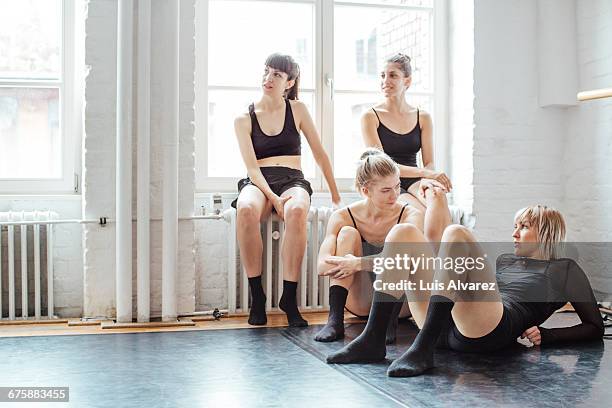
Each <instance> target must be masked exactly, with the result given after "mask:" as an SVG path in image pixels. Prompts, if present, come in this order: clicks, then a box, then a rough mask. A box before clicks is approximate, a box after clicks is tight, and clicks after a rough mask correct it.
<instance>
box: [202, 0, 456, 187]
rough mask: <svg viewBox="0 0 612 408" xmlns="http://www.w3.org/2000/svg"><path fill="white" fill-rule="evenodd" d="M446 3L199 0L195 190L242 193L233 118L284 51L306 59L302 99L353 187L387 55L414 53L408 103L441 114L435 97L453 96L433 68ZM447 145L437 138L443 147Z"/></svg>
mask: <svg viewBox="0 0 612 408" xmlns="http://www.w3.org/2000/svg"><path fill="white" fill-rule="evenodd" d="M434 1H436V7H434ZM438 2H443V0H372V1H358V0H351V1H331V0H329V1H328V0H287V1H278V0H251V1H239V0H200V1H199V2H198V3H197V5H196V7H197V8H196V171H197V176H196V180H197V181H196V182H197V186H196V188H197V190H198V191H214V190H216V191H234V189H235V186H236V179H237V178H239V177H244V175H245V173H246V170H245V168H244V165H243V163H242V159H241V157H240V152H239V150H238V145H237V142H236V138H235V135H234V129H233V120H234V118H235V117H236V116H237V115H238V114H240V113H242V112H246V110H247V106H248V104H250V103H251V102H253V101H255V100H257V98H258V97H259V96H260V94H261V91H260V88H259V83H260V78H261V73H262V71H263V63H264V60H265V58H266V57H267V56H268V55H269V54H271V53H272V52H277V51H278V52H283V53H287V54H290V55H292V56H293V57H294V58H295V59H296V60H297V62H298V63H299V64H300V68H301V73H302V77H301V84H300V99H301V100H302V101H303V102H304V103H305V104H306V105H307V106H308V108H309V111H310V113H311V115H312V116H313V119H314V120H315V123H316V124H317V128H318V129H319V132H320V134H321V139H322V142H323V145H324V146H325V149H326V151H327V153H328V154H329V155H330V158H331V159H332V163H333V168H334V174H335V177H336V180H337V181H338V183H339V186H340V188H341V189H342V190H347V189H350V186H352V178H353V177H354V169H355V162H356V160H357V158H358V155H359V153H360V151H361V150H362V149H363V142H362V139H361V130H360V120H359V119H360V116H361V114H362V113H363V112H364V110H365V109H369V108H370V107H371V106H372V105H374V104H375V103H376V102H377V101H379V100H380V99H381V95H380V92H379V82H380V80H379V72H380V69H381V68H382V67H381V65H380V64H381V63H382V61H384V59H385V58H386V57H388V56H390V55H392V54H394V53H396V52H403V53H406V54H408V55H410V56H411V58H412V64H413V84H412V87H411V88H410V90H409V91H408V96H407V98H408V102H409V103H410V104H413V105H416V106H419V107H421V108H422V109H425V110H427V111H428V112H430V113H431V114H432V116H434V120H435V116H436V113H437V112H439V109H438V106H437V104H436V102H438V100H440V101H442V100H445V99H442V98H439V96H438V95H439V94H438V93H436V91H435V90H436V88H435V83H436V78H437V77H438V76H439V74H440V72H439V71H435V70H434V60H435V59H436V58H438V56H439V55H441V54H440V53H439V52H436V53H434V51H436V49H437V48H443V47H444V43H443V42H442V41H438V42H436V43H434V28H435V25H436V24H437V23H436V24H434V17H435V14H434V10H435V9H439V8H441V7H438V6H437V3H438ZM270 16H274V17H273V18H272V19H271V17H270ZM271 20H273V23H271ZM436 21H438V19H436ZM439 25H440V26H441V25H442V24H439ZM440 37H442V36H440ZM434 44H435V46H434ZM438 105H439V104H438ZM440 117H442V115H440ZM435 124H436V128H437V129H438V130H439V129H440V126H439V124H438V123H436V122H435ZM439 133H440V132H437V134H439ZM436 138H437V137H436ZM302 142H303V144H302V146H303V163H302V166H303V170H304V173H305V175H306V176H307V177H308V178H309V179H310V181H311V183H313V188H315V190H325V189H326V186H325V182H324V180H323V178H322V175H321V173H320V170H319V169H318V167H316V165H315V163H314V160H313V158H312V155H311V153H310V151H309V149H308V148H307V146H308V145H307V143H306V141H305V140H303V141H302ZM439 145H440V143H438V141H437V146H436V149H438V146H439ZM439 157H440V155H436V162H437V164H438V165H439V164H440V160H439V159H438V158H439Z"/></svg>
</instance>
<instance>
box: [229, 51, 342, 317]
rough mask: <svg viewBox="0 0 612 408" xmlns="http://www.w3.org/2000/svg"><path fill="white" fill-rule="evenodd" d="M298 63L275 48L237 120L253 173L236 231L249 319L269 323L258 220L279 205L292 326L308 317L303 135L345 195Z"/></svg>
mask: <svg viewBox="0 0 612 408" xmlns="http://www.w3.org/2000/svg"><path fill="white" fill-rule="evenodd" d="M299 79H300V69H299V66H298V64H297V63H296V62H295V61H294V60H293V58H291V57H290V56H289V55H281V54H272V55H270V56H269V57H268V59H267V60H266V63H265V68H264V72H263V76H262V81H261V87H262V91H263V95H262V96H261V98H260V100H259V101H258V102H255V103H253V104H251V105H250V106H249V112H248V113H244V114H243V115H241V116H239V117H238V118H236V120H235V122H234V127H235V131H236V136H237V138H238V145H239V147H240V153H241V155H242V159H243V161H244V164H245V166H246V168H247V173H248V177H247V178H244V179H242V180H240V181H239V182H238V191H239V195H238V198H237V199H236V200H235V201H234V202H233V203H232V206H233V207H235V208H236V209H237V223H236V225H237V235H238V245H239V247H240V257H241V261H242V265H243V266H244V269H245V271H246V274H247V276H248V278H249V288H250V290H251V308H250V309H251V310H250V314H249V324H251V325H265V324H266V323H267V317H266V310H265V307H266V295H265V293H264V290H263V287H262V284H261V273H262V251H263V243H262V238H261V234H260V222H261V221H262V220H264V219H266V218H267V217H268V216H269V215H270V213H271V211H272V210H273V209H274V210H276V213H277V214H278V216H279V217H280V218H281V219H283V220H284V222H285V235H284V236H285V238H284V240H283V243H282V248H281V258H282V262H283V273H284V280H283V294H282V297H281V299H280V302H279V307H280V308H281V309H282V310H283V311H284V312H285V313H286V314H287V320H288V323H289V326H294V327H304V326H307V325H308V322H307V321H306V320H304V319H303V318H302V316H301V315H300V312H299V311H298V308H297V303H296V289H297V280H298V277H299V276H300V271H301V265H302V258H303V256H304V251H305V249H306V231H307V229H306V220H307V216H308V211H309V208H310V196H311V195H312V189H311V187H310V183H309V182H308V181H307V180H306V179H305V178H304V174H303V173H302V171H301V139H300V132H301V133H303V134H304V136H305V138H306V140H307V141H308V144H309V146H310V149H311V151H312V154H313V156H314V159H315V161H316V162H317V164H318V165H319V167H320V169H321V172H322V173H323V176H324V177H325V180H326V181H327V185H328V186H329V190H330V192H331V196H332V202H333V203H334V205H339V203H340V195H339V193H338V189H337V187H336V182H335V180H334V176H333V173H332V167H331V163H330V161H329V158H328V156H327V154H326V153H325V150H324V149H323V146H322V144H321V141H320V138H319V134H318V132H317V129H316V128H315V125H314V123H313V121H312V118H311V117H310V114H309V113H308V110H307V109H306V105H304V104H303V103H302V102H300V101H298V100H297V99H298V86H299Z"/></svg>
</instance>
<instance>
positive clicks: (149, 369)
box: [0, 322, 612, 408]
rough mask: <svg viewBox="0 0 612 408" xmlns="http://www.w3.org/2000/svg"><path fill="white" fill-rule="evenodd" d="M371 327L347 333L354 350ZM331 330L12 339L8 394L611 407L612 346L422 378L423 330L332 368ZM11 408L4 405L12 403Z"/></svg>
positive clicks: (454, 364) (233, 402)
mask: <svg viewBox="0 0 612 408" xmlns="http://www.w3.org/2000/svg"><path fill="white" fill-rule="evenodd" d="M362 327H363V325H360V324H353V325H349V326H348V327H347V338H346V339H345V340H344V342H347V341H349V340H350V339H351V338H353V337H355V336H356V335H358V333H359V332H360V331H361V329H362ZM318 329H319V327H317V326H312V327H309V328H306V329H253V330H249V329H242V330H219V331H191V332H166V333H138V334H106V335H84V336H49V337H21V338H0V386H69V387H70V403H69V404H64V403H51V404H11V405H10V406H24V407H25V406H28V407H29V406H32V407H42V406H49V407H61V406H68V405H69V406H73V407H113V408H123V407H146V408H153V407H223V408H225V407H251V406H264V407H277V406H278V407H281V406H290V407H299V406H308V407H317V408H319V407H338V406H340V407H360V406H363V407H394V406H414V407H419V406H491V405H503V406H522V407H524V406H534V405H537V406H544V407H546V406H555V407H556V406H609V405H610V401H612V400H611V399H612V387H611V386H612V354H611V352H610V351H609V350H607V348H608V349H609V347H606V346H607V344H604V343H596V344H592V343H591V344H584V345H580V346H573V347H570V348H568V347H565V348H550V349H542V350H540V349H523V348H521V346H519V347H517V349H514V350H509V351H507V352H504V353H501V354H496V355H489V356H482V355H468V354H463V355H462V354H457V353H453V352H449V351H442V352H440V353H439V354H438V356H437V368H436V369H434V370H433V371H432V372H431V373H429V374H427V375H425V376H422V377H417V378H405V379H398V378H388V377H386V375H385V370H386V367H387V366H388V364H389V362H390V361H391V360H390V359H392V358H393V357H396V356H398V355H399V353H400V352H401V351H402V350H403V349H405V348H406V347H407V345H409V344H410V342H411V341H412V338H413V337H414V335H415V333H416V331H415V329H414V328H413V327H412V326H411V325H410V324H409V323H407V322H404V323H402V325H401V326H400V336H399V345H398V346H392V347H390V348H389V350H388V357H389V360H388V361H387V362H385V363H380V364H373V365H349V366H331V365H327V364H325V363H324V361H323V359H324V357H325V356H326V355H327V353H329V352H330V351H332V350H335V349H337V348H339V347H341V346H342V344H343V342H342V341H341V342H337V343H317V342H314V341H312V337H313V335H314V333H315V332H316V331H317V330H318ZM0 406H3V405H2V403H0Z"/></svg>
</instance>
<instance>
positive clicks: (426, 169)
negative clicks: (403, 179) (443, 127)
mask: <svg viewBox="0 0 612 408" xmlns="http://www.w3.org/2000/svg"><path fill="white" fill-rule="evenodd" d="M419 121H420V123H421V158H422V159H423V169H422V170H423V173H424V174H423V176H422V177H425V178H430V179H433V180H436V181H438V182H440V183H442V185H444V187H445V188H446V191H451V189H452V188H453V185H452V183H451V181H450V178H449V177H448V176H447V175H446V174H445V173H444V172H442V171H436V166H435V164H434V143H433V122H432V120H431V115H429V113H427V112H425V111H420V120H419Z"/></svg>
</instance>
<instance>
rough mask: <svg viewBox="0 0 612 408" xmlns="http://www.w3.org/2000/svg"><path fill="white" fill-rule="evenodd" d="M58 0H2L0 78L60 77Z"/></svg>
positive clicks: (60, 14)
mask: <svg viewBox="0 0 612 408" xmlns="http://www.w3.org/2000/svg"><path fill="white" fill-rule="evenodd" d="M61 23H62V2H61V0H2V12H1V13H0V78H20V79H21V78H31V79H39V78H53V79H59V77H60V69H61V57H60V44H61Z"/></svg>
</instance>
